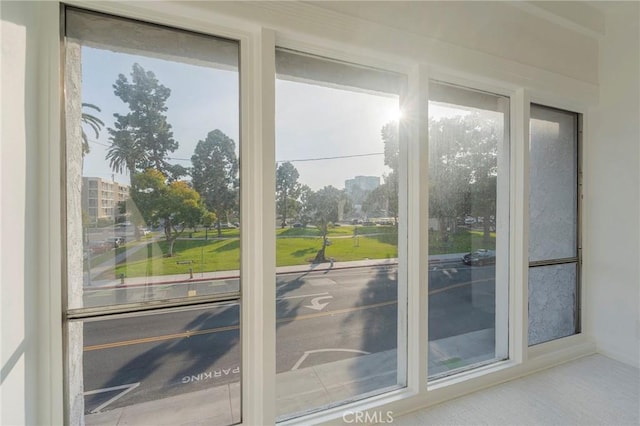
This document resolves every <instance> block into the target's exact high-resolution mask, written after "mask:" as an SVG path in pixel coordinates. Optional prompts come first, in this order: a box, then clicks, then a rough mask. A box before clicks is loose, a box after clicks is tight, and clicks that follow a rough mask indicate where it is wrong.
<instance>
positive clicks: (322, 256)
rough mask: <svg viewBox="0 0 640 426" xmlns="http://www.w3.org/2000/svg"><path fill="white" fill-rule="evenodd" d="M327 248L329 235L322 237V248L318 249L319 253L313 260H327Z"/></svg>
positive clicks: (317, 261) (320, 261)
mask: <svg viewBox="0 0 640 426" xmlns="http://www.w3.org/2000/svg"><path fill="white" fill-rule="evenodd" d="M326 249H327V237H326V236H323V237H322V248H321V249H320V250H318V254H316V258H315V259H314V260H313V262H314V263H324V262H326V261H327V258H326V256H325V252H326Z"/></svg>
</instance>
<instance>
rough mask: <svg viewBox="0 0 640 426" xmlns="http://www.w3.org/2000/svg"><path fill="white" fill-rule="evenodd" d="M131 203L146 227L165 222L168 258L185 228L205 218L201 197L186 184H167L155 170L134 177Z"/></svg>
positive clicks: (148, 170)
mask: <svg viewBox="0 0 640 426" xmlns="http://www.w3.org/2000/svg"><path fill="white" fill-rule="evenodd" d="M131 199H132V201H133V202H134V203H135V205H136V206H137V207H138V209H139V211H140V213H141V215H142V217H143V218H144V220H145V221H146V222H147V223H159V222H162V224H163V227H164V235H165V237H166V239H167V242H168V243H169V252H168V254H167V256H169V257H171V256H173V249H174V244H175V241H176V240H177V239H178V237H179V236H180V235H181V234H182V233H183V232H184V230H185V229H186V228H188V227H193V226H194V225H195V224H197V223H199V222H200V220H201V219H202V215H203V214H204V209H203V207H202V203H201V200H200V194H198V193H197V192H196V191H195V190H194V189H193V188H191V187H190V186H189V184H188V183H187V182H185V181H173V182H171V183H168V184H167V180H166V177H165V176H164V175H163V174H162V173H161V172H160V171H158V170H155V169H147V170H145V171H144V172H142V173H136V174H135V175H134V176H133V178H132V184H131Z"/></svg>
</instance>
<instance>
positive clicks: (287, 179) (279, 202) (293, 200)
mask: <svg viewBox="0 0 640 426" xmlns="http://www.w3.org/2000/svg"><path fill="white" fill-rule="evenodd" d="M299 177H300V174H299V173H298V170H296V168H295V167H294V166H293V164H291V163H289V162H286V163H282V164H280V166H278V168H277V169H276V206H277V211H278V213H279V214H280V217H281V218H282V223H281V226H282V228H284V227H285V226H287V217H288V216H289V214H291V215H295V213H296V210H297V209H296V207H297V204H298V203H297V199H298V197H299V196H300V183H299V182H298V178H299Z"/></svg>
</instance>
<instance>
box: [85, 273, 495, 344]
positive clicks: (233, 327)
mask: <svg viewBox="0 0 640 426" xmlns="http://www.w3.org/2000/svg"><path fill="white" fill-rule="evenodd" d="M483 281H488V280H487V279H483V280H476V281H469V282H466V283H461V284H456V285H453V286H450V287H444V288H440V289H437V290H432V291H430V292H429V294H437V293H441V292H443V291H447V290H452V289H455V288H459V287H464V286H467V285H471V284H475V283H480V282H483ZM397 303H398V302H397V301H395V300H391V301H387V302H380V303H374V304H372V305H364V306H356V307H352V308H344V309H336V310H334V311H326V312H317V313H314V314H307V315H296V316H295V317H287V318H280V319H277V320H276V323H283V322H292V321H297V320H306V319H311V318H319V317H325V316H329V315H339V314H345V313H350V312H357V311H362V310H364V309H373V308H380V307H382V306H388V305H394V304H397ZM238 328H240V326H238V325H230V326H226V327H218V328H210V329H207V330H198V331H185V332H182V333H174V334H165V335H162V336H153V337H143V338H140V339H131V340H123V341H121V342H112V343H103V344H100V345H92V346H85V347H84V351H85V352H88V351H96V350H101V349H110V348H118V347H121V346H128V345H137V344H141V343H153V342H161V341H164V340H171V339H183V338H185V337H191V336H199V335H203V334H212V333H220V332H223V331H230V330H237V329H238Z"/></svg>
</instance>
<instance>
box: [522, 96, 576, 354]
mask: <svg viewBox="0 0 640 426" xmlns="http://www.w3.org/2000/svg"><path fill="white" fill-rule="evenodd" d="M578 118H579V117H578V114H576V113H572V112H567V111H562V110H557V109H553V108H548V107H544V106H540V105H531V124H530V132H531V139H530V146H529V152H530V154H529V157H530V161H529V164H530V177H529V186H530V189H529V211H530V213H529V344H530V345H535V344H538V343H543V342H546V341H549V340H554V339H558V338H560V337H565V336H570V335H572V334H575V333H576V332H577V331H579V312H580V311H579V306H580V305H579V276H580V265H579V260H580V259H579V254H580V253H579V251H578V250H579V246H580V243H579V216H578V177H579V173H578V170H579V169H578V164H579V161H578Z"/></svg>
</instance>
